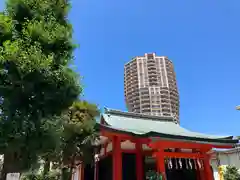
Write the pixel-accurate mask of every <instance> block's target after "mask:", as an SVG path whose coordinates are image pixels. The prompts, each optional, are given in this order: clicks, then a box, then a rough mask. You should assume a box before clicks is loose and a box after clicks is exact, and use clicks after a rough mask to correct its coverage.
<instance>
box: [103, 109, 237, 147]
mask: <svg viewBox="0 0 240 180" xmlns="http://www.w3.org/2000/svg"><path fill="white" fill-rule="evenodd" d="M101 118H102V120H103V121H104V123H105V125H104V124H101V125H100V126H102V127H103V128H106V129H109V130H111V131H119V132H122V133H129V134H131V135H133V136H142V137H150V138H152V139H155V138H159V137H160V138H165V139H173V140H181V141H183V140H185V141H195V142H201V143H213V144H235V143H237V142H238V141H237V140H233V136H214V135H207V134H202V133H198V132H193V131H190V130H187V129H185V128H183V127H181V126H180V125H179V124H178V123H177V121H175V120H174V119H173V118H171V117H158V116H149V115H143V114H137V113H129V112H121V111H117V110H110V109H106V110H105V112H104V113H103V114H102V117H101Z"/></svg>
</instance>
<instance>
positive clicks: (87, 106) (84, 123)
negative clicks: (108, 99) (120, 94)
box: [61, 101, 100, 178]
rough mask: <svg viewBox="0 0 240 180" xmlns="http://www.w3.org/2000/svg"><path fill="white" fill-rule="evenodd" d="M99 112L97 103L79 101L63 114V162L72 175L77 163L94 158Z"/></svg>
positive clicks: (87, 161) (86, 161) (88, 161)
mask: <svg viewBox="0 0 240 180" xmlns="http://www.w3.org/2000/svg"><path fill="white" fill-rule="evenodd" d="M99 114H100V112H99V109H98V107H97V106H96V105H95V104H91V103H88V102H87V101H77V102H74V103H73V105H72V106H71V107H70V108H69V111H68V112H67V113H66V114H64V115H63V127H64V129H63V133H62V138H61V139H62V146H61V151H62V164H63V165H64V168H63V170H64V169H65V170H66V169H67V170H68V172H69V173H70V176H71V173H72V170H73V168H75V166H76V165H77V164H80V163H90V162H91V161H92V160H93V154H94V152H93V145H94V142H95V140H96V139H97V138H98V134H97V132H96V130H95V125H96V121H95V118H96V117H97V116H99ZM70 176H69V178H70Z"/></svg>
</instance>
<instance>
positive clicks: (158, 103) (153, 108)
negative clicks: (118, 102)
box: [124, 53, 179, 121]
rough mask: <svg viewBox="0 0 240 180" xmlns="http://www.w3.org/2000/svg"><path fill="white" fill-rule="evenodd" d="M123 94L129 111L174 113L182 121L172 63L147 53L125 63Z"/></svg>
mask: <svg viewBox="0 0 240 180" xmlns="http://www.w3.org/2000/svg"><path fill="white" fill-rule="evenodd" d="M124 94H125V101H126V104H127V108H128V111H129V112H136V113H143V114H149V115H156V116H172V117H175V118H176V120H178V121H179V94H178V88H177V83H176V75H175V72H174V67H173V63H172V61H171V60H169V59H168V57H166V56H157V55H156V54H155V53H150V54H148V53H145V55H144V56H136V57H134V58H133V59H132V60H131V61H130V62H128V63H126V64H125V66H124Z"/></svg>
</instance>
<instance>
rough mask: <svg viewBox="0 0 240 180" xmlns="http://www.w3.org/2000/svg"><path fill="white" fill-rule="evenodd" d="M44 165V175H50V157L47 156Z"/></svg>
mask: <svg viewBox="0 0 240 180" xmlns="http://www.w3.org/2000/svg"><path fill="white" fill-rule="evenodd" d="M44 161H45V162H44V167H43V176H44V177H45V176H46V175H48V173H49V170H50V161H49V159H48V158H45V160H44Z"/></svg>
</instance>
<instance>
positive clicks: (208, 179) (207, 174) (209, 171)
mask: <svg viewBox="0 0 240 180" xmlns="http://www.w3.org/2000/svg"><path fill="white" fill-rule="evenodd" d="M203 161H204V162H203V164H204V174H205V179H204V180H213V172H212V169H211V166H210V157H209V155H206V156H205V158H204V160H203Z"/></svg>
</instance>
